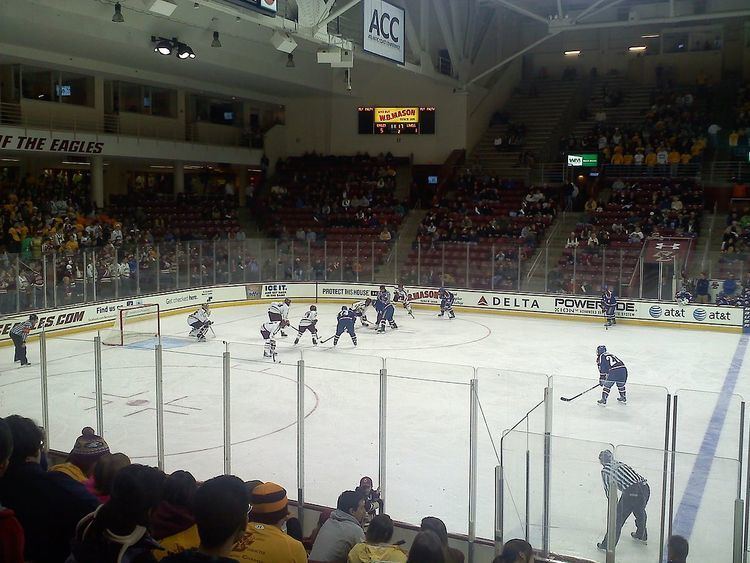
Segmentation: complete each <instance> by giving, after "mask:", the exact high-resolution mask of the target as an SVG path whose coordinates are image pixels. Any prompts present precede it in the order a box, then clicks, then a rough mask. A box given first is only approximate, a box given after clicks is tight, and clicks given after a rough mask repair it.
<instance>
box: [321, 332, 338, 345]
mask: <svg viewBox="0 0 750 563" xmlns="http://www.w3.org/2000/svg"><path fill="white" fill-rule="evenodd" d="M334 338H336V335H335V334H334V335H333V336H329V337H328V338H326V339H325V340H321V341H320V343H321V344H325V343H326V342H328V341H329V340H333V339H334Z"/></svg>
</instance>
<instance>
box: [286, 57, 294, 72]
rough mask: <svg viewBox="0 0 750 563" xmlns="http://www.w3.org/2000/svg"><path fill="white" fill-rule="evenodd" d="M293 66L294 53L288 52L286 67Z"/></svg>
mask: <svg viewBox="0 0 750 563" xmlns="http://www.w3.org/2000/svg"><path fill="white" fill-rule="evenodd" d="M294 67H295V64H294V54H293V53H289V54H288V55H287V56H286V68H294Z"/></svg>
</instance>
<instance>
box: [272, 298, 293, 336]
mask: <svg viewBox="0 0 750 563" xmlns="http://www.w3.org/2000/svg"><path fill="white" fill-rule="evenodd" d="M291 304H292V300H291V299H289V298H288V297H287V298H286V299H284V301H283V302H273V303H271V306H270V307H269V308H268V320H269V321H271V322H272V323H280V324H279V326H280V329H279V330H280V334H281V336H286V333H285V332H284V327H286V326H289V321H288V320H287V317H288V316H289V306H290V305H291Z"/></svg>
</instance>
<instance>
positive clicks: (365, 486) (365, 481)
mask: <svg viewBox="0 0 750 563" xmlns="http://www.w3.org/2000/svg"><path fill="white" fill-rule="evenodd" d="M354 490H355V491H356V492H358V493H360V494H361V495H362V496H363V497H365V512H367V517H366V522H369V521H370V520H372V518H373V517H374V516H375V514H379V513H382V512H383V499H381V498H380V491H379V490H377V489H374V488H373V486H372V478H370V477H362V478H361V479H360V480H359V486H358V487H357V488H356V489H354Z"/></svg>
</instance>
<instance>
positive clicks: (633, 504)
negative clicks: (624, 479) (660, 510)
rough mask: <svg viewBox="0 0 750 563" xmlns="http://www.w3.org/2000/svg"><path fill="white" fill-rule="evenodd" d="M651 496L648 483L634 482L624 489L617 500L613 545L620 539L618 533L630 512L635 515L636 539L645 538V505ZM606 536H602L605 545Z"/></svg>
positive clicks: (620, 531)
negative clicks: (615, 531)
mask: <svg viewBox="0 0 750 563" xmlns="http://www.w3.org/2000/svg"><path fill="white" fill-rule="evenodd" d="M650 497H651V489H650V488H649V486H648V483H636V484H635V485H631V486H630V487H628V488H627V489H625V490H624V491H623V492H622V494H621V495H620V500H618V501H617V523H616V527H617V528H616V530H617V533H616V535H615V545H617V542H619V541H620V534H621V533H622V527H623V526H624V525H625V521H626V520H627V519H628V518H629V517H630V515H631V514H632V515H633V516H634V517H635V534H636V536H637V537H638V539H642V540H645V539H647V537H648V535H647V532H646V505H647V504H648V499H649V498H650ZM606 543H607V538H606V536H605V538H604V544H605V545H606Z"/></svg>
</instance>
